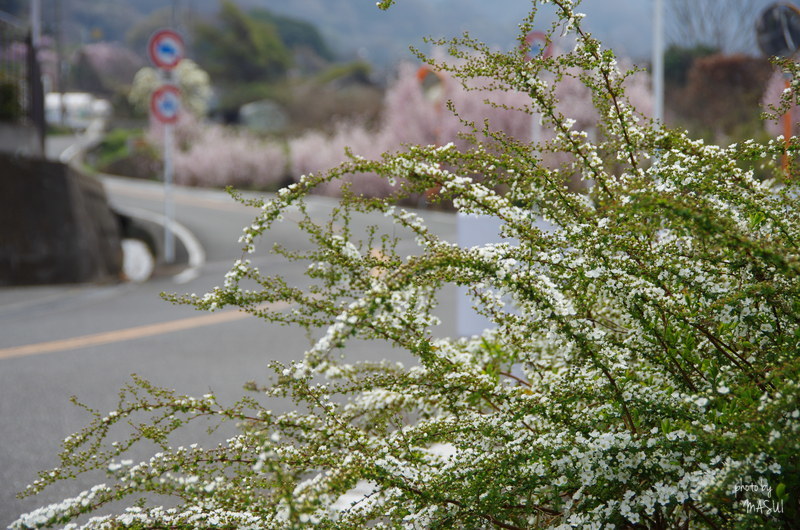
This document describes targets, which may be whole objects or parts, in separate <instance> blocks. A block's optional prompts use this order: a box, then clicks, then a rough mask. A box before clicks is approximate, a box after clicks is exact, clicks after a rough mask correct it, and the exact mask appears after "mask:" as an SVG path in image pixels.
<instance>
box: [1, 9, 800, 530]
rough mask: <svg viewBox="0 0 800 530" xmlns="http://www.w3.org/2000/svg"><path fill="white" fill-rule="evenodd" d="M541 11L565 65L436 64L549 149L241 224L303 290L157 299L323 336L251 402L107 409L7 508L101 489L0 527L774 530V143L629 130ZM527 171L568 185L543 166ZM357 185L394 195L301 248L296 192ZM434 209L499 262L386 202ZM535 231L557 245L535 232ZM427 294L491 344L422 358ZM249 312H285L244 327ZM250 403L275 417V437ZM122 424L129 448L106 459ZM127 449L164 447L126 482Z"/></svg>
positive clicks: (489, 150)
mask: <svg viewBox="0 0 800 530" xmlns="http://www.w3.org/2000/svg"><path fill="white" fill-rule="evenodd" d="M383 3H389V2H383ZM540 3H542V2H534V7H533V12H532V15H531V16H530V17H529V18H528V19H527V20H526V21H525V22H524V23H523V24H522V28H521V29H522V35H524V34H525V33H527V31H528V30H529V29H530V27H532V25H533V20H534V17H535V13H536V8H537V7H538V5H539V4H540ZM551 3H552V4H555V6H556V7H557V10H558V12H559V15H560V16H559V22H558V23H557V25H556V26H554V27H553V30H552V31H554V32H555V31H561V32H564V33H572V34H574V35H576V38H577V44H576V46H575V47H574V48H573V49H572V50H571V51H569V52H567V53H565V54H563V55H561V56H559V57H553V58H547V59H545V58H541V57H540V58H537V59H536V60H534V61H530V62H526V61H524V60H523V57H521V55H520V54H519V53H518V52H512V53H507V54H504V53H499V52H496V51H493V50H492V49H490V48H489V47H487V46H484V45H482V44H480V43H477V42H474V41H472V40H470V39H468V38H463V39H456V40H454V41H453V42H452V43H451V45H450V47H449V49H450V51H451V52H452V53H453V54H455V56H456V57H457V58H459V59H461V61H463V62H457V64H456V66H452V65H451V66H447V65H441V67H442V68H443V69H446V70H447V71H448V72H450V74H451V75H453V76H454V77H455V78H458V79H461V78H475V77H477V78H481V79H490V80H492V81H491V85H490V86H489V87H488V88H491V89H492V90H509V91H521V92H525V93H527V94H528V96H529V102H528V107H527V110H528V111H529V112H534V111H535V112H537V113H539V114H540V115H541V116H542V119H543V121H544V124H545V126H547V127H551V128H552V129H554V130H555V131H556V134H555V135H554V136H553V137H552V138H549V139H546V140H544V141H543V142H542V144H541V145H540V146H538V149H536V148H534V146H532V145H531V144H530V143H529V142H527V141H525V140H518V139H514V138H511V137H508V136H506V135H504V134H502V133H500V132H497V131H493V130H491V129H489V128H487V129H484V128H483V124H482V123H477V124H476V126H477V127H478V129H477V130H474V131H473V132H472V134H473V138H474V140H475V141H474V142H472V143H468V144H467V145H466V147H463V148H459V147H457V146H455V145H452V144H446V145H442V146H436V145H428V146H420V147H411V148H409V149H408V151H407V152H405V153H400V154H395V155H386V156H384V157H382V158H381V159H380V160H377V161H369V160H365V159H361V158H354V159H353V160H350V161H348V162H346V163H344V164H343V165H341V166H339V167H338V168H334V169H332V170H330V171H327V172H324V173H315V174H313V175H307V176H305V177H304V178H302V179H301V180H300V181H299V182H297V183H295V184H292V185H290V186H289V187H287V188H284V189H282V190H280V192H279V193H278V194H277V196H276V197H275V198H273V199H272V200H266V201H263V202H260V201H255V202H250V203H251V204H253V205H254V206H258V207H260V212H259V214H258V216H257V217H256V219H255V220H254V222H253V223H252V224H251V225H250V226H248V227H247V228H245V231H244V234H243V236H242V243H243V245H244V248H245V250H246V251H249V252H252V251H253V250H254V249H255V246H256V244H257V243H258V242H259V237H260V236H261V235H262V234H263V233H264V232H265V231H267V230H269V228H270V227H271V226H272V225H273V224H274V223H277V222H279V221H280V219H281V218H282V215H283V214H284V213H285V212H286V211H287V210H289V209H291V210H292V215H301V216H302V215H306V218H305V219H304V220H303V221H302V222H300V223H299V226H300V227H301V228H302V229H303V230H305V231H307V232H308V235H309V239H310V240H311V241H312V242H313V243H314V245H313V248H312V250H306V251H303V252H295V251H291V250H290V249H283V250H281V249H277V250H276V251H277V252H281V253H283V254H284V255H286V256H287V257H288V258H290V259H294V260H298V261H299V262H301V263H305V264H306V265H307V275H308V277H309V280H310V284H307V285H306V284H304V285H303V286H302V287H300V286H293V285H290V284H288V283H287V281H286V280H285V279H284V278H281V277H271V276H269V275H267V274H266V273H264V272H261V271H259V270H258V269H257V268H256V267H254V266H253V265H252V264H251V263H250V262H249V261H247V260H240V261H238V262H237V263H236V265H235V266H234V267H233V268H232V269H231V271H230V272H229V273H228V274H227V275H226V278H225V282H224V285H223V286H222V287H219V288H216V289H214V290H213V291H211V292H209V293H207V294H206V295H205V296H202V297H196V296H189V297H170V298H171V299H172V300H174V301H180V302H184V303H191V304H194V305H196V306H197V307H198V308H200V309H208V310H215V309H218V308H221V307H225V306H235V307H239V308H241V309H243V310H246V311H249V312H251V313H253V314H255V315H258V316H260V317H263V318H266V319H268V320H273V321H279V322H288V323H296V324H299V325H302V326H304V327H306V328H308V329H309V330H311V331H312V332H315V331H317V330H319V329H324V330H325V331H324V332H323V333H322V334H321V336H320V338H319V340H318V341H317V342H316V344H315V345H314V346H313V347H312V348H310V349H309V350H308V351H307V352H305V354H304V356H303V357H302V358H301V359H298V360H297V361H295V362H292V363H291V364H290V365H286V366H284V365H280V364H278V363H273V369H274V372H275V375H274V383H273V384H272V385H269V386H265V387H261V386H257V385H256V384H255V383H253V384H250V385H249V386H248V388H249V389H250V390H252V395H251V396H250V397H248V398H246V399H243V400H242V401H241V402H239V403H237V404H235V405H233V406H223V405H221V404H219V403H218V402H217V400H216V399H215V398H214V396H213V395H206V396H203V397H201V398H191V397H185V396H178V395H175V394H174V393H172V392H170V391H168V390H163V389H159V388H155V387H153V386H152V385H150V384H148V383H146V382H144V381H140V380H136V381H134V383H132V384H131V385H130V387H128V388H127V389H125V391H124V392H123V396H122V397H123V399H122V403H123V404H122V405H121V406H120V407H119V408H118V409H117V410H115V411H113V412H111V413H110V414H107V415H105V416H104V415H102V414H98V416H97V419H96V420H95V421H94V422H93V423H92V424H91V425H90V426H88V427H87V428H86V429H85V430H84V431H82V432H80V433H77V434H76V435H74V436H72V437H70V438H68V439H67V440H65V442H64V452H63V453H62V455H61V458H62V465H61V466H60V467H59V468H57V469H54V470H52V471H49V472H44V473H42V475H41V477H40V479H39V480H38V481H36V482H35V483H34V484H33V485H32V486H31V487H30V489H29V493H35V492H37V491H39V490H41V489H42V488H44V487H46V486H47V485H48V484H51V483H53V482H54V481H57V480H60V479H63V478H67V477H69V476H74V474H75V473H80V472H83V471H87V470H92V469H106V470H107V472H108V475H109V481H108V483H107V484H104V485H99V486H97V487H96V488H94V489H92V490H90V491H87V492H84V493H82V494H81V495H79V496H78V497H76V498H74V499H69V500H67V501H64V502H63V503H60V504H57V505H53V506H50V507H46V508H43V509H41V510H39V511H37V512H34V513H31V514H27V515H25V516H23V517H21V518H20V519H19V520H18V521H17V522H16V523H15V528H30V527H36V526H47V525H55V524H60V523H63V522H67V521H69V520H72V519H73V518H75V517H76V516H77V515H78V514H80V513H85V512H91V511H93V510H94V509H96V508H97V507H99V506H101V505H104V504H106V503H107V502H109V501H110V500H112V499H126V498H129V497H131V496H135V495H136V494H138V493H140V492H153V493H158V494H165V495H170V496H172V497H174V498H175V507H173V508H164V507H158V506H150V505H148V504H147V503H146V502H145V501H142V502H141V503H139V504H136V505H135V506H132V507H131V508H130V509H128V510H127V511H125V512H123V513H119V514H116V515H113V514H112V515H102V516H98V517H97V518H95V519H92V520H91V521H90V522H89V523H88V526H90V527H98V528H105V527H107V528H112V527H113V528H120V527H136V528H141V527H165V526H169V527H230V528H233V527H249V528H276V529H277V528H280V529H283V528H307V527H311V526H319V527H321V528H365V527H375V528H398V527H406V528H488V527H495V528H505V529H515V528H544V527H547V528H562V529H566V528H601V527H603V528H703V527H708V528H775V527H781V526H782V527H785V528H790V527H793V525H796V524H797V521H798V520H800V513H798V499H800V478H799V477H800V472H799V471H800V470H799V469H798V455H800V441H799V440H800V436H798V434H800V403H799V402H798V401H800V388H798V386H799V385H800V358H798V346H799V344H798V341H799V340H800V297H798V294H800V293H798V290H800V281H798V274H799V273H800V262H799V261H798V247H797V241H798V239H800V207H799V206H800V204H798V199H797V197H798V192H800V190H798V189H797V188H798V186H797V184H796V181H795V180H789V182H788V183H787V184H786V185H785V186H784V187H783V188H781V189H775V188H773V187H771V185H770V183H769V182H760V181H757V180H756V179H755V178H754V177H753V175H752V173H751V172H749V171H748V170H745V169H742V167H749V166H750V165H752V164H753V163H770V164H772V163H774V161H775V160H776V159H777V158H779V157H780V155H781V153H782V151H783V149H784V146H783V143H782V142H777V141H771V142H768V143H766V144H758V143H756V142H753V141H747V142H744V143H742V144H739V145H730V146H728V147H719V146H714V145H706V144H704V143H703V142H701V141H698V140H693V139H691V138H688V137H687V136H685V135H684V134H683V133H680V132H676V131H670V130H665V129H660V128H656V127H653V126H652V124H650V123H648V122H647V121H644V120H642V119H641V118H638V117H637V116H636V114H635V113H634V110H633V108H632V106H631V105H630V102H629V100H628V99H627V98H626V97H625V95H624V91H623V89H622V86H623V83H624V80H625V78H626V74H623V73H620V72H619V71H618V70H617V68H616V65H615V59H614V56H613V54H612V53H611V52H610V51H609V50H606V49H603V48H602V47H601V45H600V43H599V42H597V41H596V40H594V39H593V38H591V36H590V35H588V34H585V33H584V32H583V31H582V30H581V25H580V24H581V18H582V16H581V15H580V14H579V13H577V12H575V10H574V6H573V2H572V1H571V0H552V2H551ZM576 67H577V68H579V70H575V68H576ZM787 67H793V68H795V71H797V70H798V68H797V67H796V66H791V65H787ZM545 72H548V74H547V75H545ZM562 76H575V77H576V78H577V79H578V80H580V81H581V82H582V83H583V84H584V85H585V86H586V87H587V88H588V89H589V90H590V91H591V93H592V95H593V101H594V103H595V106H596V108H597V113H598V116H599V121H598V123H597V129H598V134H596V135H595V139H594V140H591V139H590V138H589V135H588V134H587V133H586V132H584V131H581V130H576V129H574V128H573V127H574V125H575V122H574V121H573V120H574V119H573V118H572V117H570V116H569V115H568V114H566V113H565V112H563V111H560V110H559V109H558V102H557V99H556V97H555V95H554V86H553V84H552V83H551V82H548V81H547V79H559V78H561V77H562ZM788 103H790V101H789V99H787V100H786V104H788ZM479 139H480V141H478V140H479ZM798 148H800V142H798V141H797V140H796V139H794V140H792V142H791V145H790V149H791V150H792V151H793V152H797V150H798ZM542 153H568V154H569V157H570V158H569V162H567V163H565V164H563V165H560V166H557V167H551V166H547V165H545V164H543V163H542V156H543V154H542ZM366 173H374V174H376V175H380V176H381V177H383V178H385V179H387V180H389V181H391V180H392V179H397V182H398V184H397V186H396V187H395V188H394V191H393V194H392V196H391V197H389V198H387V199H382V200H378V199H370V198H364V197H361V196H357V195H354V194H348V193H345V194H344V197H343V199H342V205H341V208H340V209H338V210H336V211H335V212H334V213H333V214H332V219H330V220H328V221H326V222H324V223H321V224H320V223H316V222H314V220H313V219H312V218H311V217H310V214H308V213H307V212H308V210H307V209H305V208H304V207H303V205H304V201H305V197H306V196H307V194H308V193H309V192H310V191H312V190H313V189H314V188H316V187H318V186H320V185H324V184H325V183H326V182H331V181H333V180H335V179H337V178H341V177H343V176H345V175H351V174H366ZM575 174H578V175H580V177H581V178H583V179H585V180H587V181H592V182H594V185H593V187H592V188H591V190H590V192H589V193H588V194H584V193H578V192H574V191H570V190H569V189H568V188H567V187H566V183H567V182H568V181H569V180H570V179H572V178H573V175H575ZM479 179H480V180H479ZM434 186H440V187H441V196H442V197H443V198H444V199H448V200H452V201H453V203H454V205H455V207H456V208H458V209H459V210H460V211H461V212H465V213H471V212H479V213H484V214H489V215H494V216H496V217H498V218H499V219H500V220H501V221H502V223H503V228H502V234H503V235H504V236H505V237H507V238H508V240H507V242H505V243H500V244H490V245H484V246H476V247H471V248H460V247H459V246H457V245H455V244H453V243H452V242H450V241H446V240H443V239H442V238H440V237H437V236H436V235H435V234H434V233H432V232H431V231H429V230H428V229H427V228H426V226H425V223H424V220H423V219H422V218H421V217H420V216H419V215H418V214H415V213H413V212H410V211H407V210H404V209H402V208H399V207H397V206H396V205H395V204H394V203H396V202H397V201H399V200H402V199H403V198H404V197H407V196H410V195H413V194H418V193H422V192H423V191H424V190H426V189H429V188H431V187H434ZM496 189H505V190H507V192H506V193H505V194H503V195H501V194H498V193H497V192H495V191H494V190H496ZM355 212H375V213H378V214H382V215H384V216H386V217H388V218H390V219H391V220H392V221H393V222H394V226H395V229H396V230H398V231H402V230H405V231H408V232H410V233H412V234H414V235H415V236H416V239H415V240H416V243H417V245H418V251H417V252H416V253H414V254H411V255H406V253H405V252H403V253H401V252H400V250H399V248H398V247H397V246H396V240H395V239H394V237H392V235H390V234H387V235H386V236H385V237H382V235H381V233H380V232H378V231H377V228H376V229H375V230H372V231H368V232H367V233H368V236H367V237H360V236H358V235H357V234H355V233H354V232H353V231H352V226H351V224H350V223H348V220H349V219H350V216H351V214H353V213H355ZM538 217H542V218H544V219H546V220H547V221H549V222H550V223H551V224H553V225H555V226H556V227H557V229H555V230H553V231H551V232H542V231H540V230H538V229H537V228H535V226H536V221H537V218H538ZM307 283H308V282H307ZM450 284H457V285H466V286H468V287H469V288H470V289H471V290H472V293H473V296H474V298H475V302H476V305H477V306H478V307H479V308H480V310H481V311H482V312H483V313H484V314H485V315H487V316H488V317H490V318H491V319H492V321H493V322H494V323H495V324H496V327H495V328H494V329H492V330H490V331H487V332H485V333H483V334H482V335H481V336H476V337H469V338H463V339H448V338H441V337H439V336H438V335H437V333H436V330H437V324H438V319H437V318H436V316H435V315H434V309H435V306H436V301H437V293H438V292H439V291H440V290H441V289H442V288H443V287H444V286H446V285H450ZM509 299H510V300H513V306H514V308H513V309H510V308H509V307H508V306H507V305H506V304H505V302H504V301H505V300H509ZM270 302H272V303H282V304H286V303H288V304H291V306H292V308H291V309H290V310H286V311H282V312H281V311H270V310H267V309H264V305H263V304H264V303H270ZM284 307H285V305H284ZM353 338H364V339H375V340H383V341H386V342H388V343H390V344H392V345H393V346H395V347H398V348H402V349H403V350H405V351H407V352H409V353H410V354H412V355H413V356H414V358H415V359H416V361H417V364H415V365H414V366H410V367H405V366H402V365H400V364H397V363H392V362H383V363H347V362H345V361H343V360H342V358H341V356H340V355H339V354H338V352H339V350H340V349H342V348H345V347H346V345H347V343H348V341H349V340H351V339H353ZM268 397H290V398H292V399H293V400H294V401H295V402H296V403H297V405H298V406H297V409H296V410H295V411H292V412H289V413H286V414H277V413H272V412H271V411H270V410H269V408H268V406H266V405H265V404H264V402H262V400H266V399H267V398H268ZM209 417H210V418H217V419H218V420H219V421H222V420H228V419H232V420H236V421H238V422H240V424H241V433H240V434H239V435H238V436H235V437H233V438H231V439H230V440H228V441H227V443H224V444H222V445H213V446H212V447H209V448H203V447H200V446H191V447H188V448H187V447H180V448H177V449H175V448H172V447H169V446H168V444H167V442H166V440H167V437H168V435H169V434H170V433H171V432H172V431H174V430H175V429H177V428H179V427H180V426H181V425H182V424H183V423H184V422H186V421H191V420H194V419H198V418H209ZM120 422H130V423H131V424H132V425H133V426H134V427H135V430H134V434H133V435H132V436H131V437H130V438H123V439H121V440H118V441H116V442H114V443H111V444H109V443H108V441H107V440H106V438H107V436H108V433H109V431H110V429H112V427H114V426H115V425H116V424H118V423H120ZM145 439H147V440H153V441H156V442H157V443H159V444H160V445H161V446H162V447H163V449H162V451H161V452H159V453H157V454H155V455H153V457H152V458H151V459H150V460H148V461H144V462H140V463H134V462H132V461H130V460H126V452H127V451H128V449H129V448H130V447H131V446H132V445H133V444H136V443H137V442H139V441H142V440H145ZM354 489H355V490H356V491H361V492H362V493H361V494H360V495H352V494H353V493H354V491H353V490H354ZM348 492H350V493H351V495H350V496H346V495H345V494H347V493H348Z"/></svg>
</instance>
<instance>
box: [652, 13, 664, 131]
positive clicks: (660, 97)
mask: <svg viewBox="0 0 800 530" xmlns="http://www.w3.org/2000/svg"><path fill="white" fill-rule="evenodd" d="M654 2H655V5H654V6H653V72H652V76H653V99H654V104H653V119H654V120H655V121H657V122H658V123H663V122H664V0H654Z"/></svg>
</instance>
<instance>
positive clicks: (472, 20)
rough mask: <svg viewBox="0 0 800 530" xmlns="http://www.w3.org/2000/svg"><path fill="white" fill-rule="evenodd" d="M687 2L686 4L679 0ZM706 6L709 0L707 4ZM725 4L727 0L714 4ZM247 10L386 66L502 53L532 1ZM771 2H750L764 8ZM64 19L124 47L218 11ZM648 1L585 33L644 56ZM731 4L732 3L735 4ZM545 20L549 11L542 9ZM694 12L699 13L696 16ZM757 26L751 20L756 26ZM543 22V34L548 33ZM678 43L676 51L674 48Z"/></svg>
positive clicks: (202, 3)
mask: <svg viewBox="0 0 800 530" xmlns="http://www.w3.org/2000/svg"><path fill="white" fill-rule="evenodd" d="M677 1H679V0H666V1H665V5H666V6H667V8H668V9H667V29H668V31H667V35H668V37H669V36H675V35H678V34H679V33H680V32H679V31H676V26H675V25H676V24H678V23H679V22H678V21H675V20H671V19H670V17H669V14H670V10H669V6H670V5H671V3H672V2H677ZM684 1H690V0H684ZM706 1H708V0H706ZM715 1H717V2H726V1H728V0H715ZM238 2H239V4H240V5H241V6H242V7H243V8H246V9H250V8H263V9H268V10H269V11H272V12H273V13H275V14H278V15H283V16H289V17H294V18H297V19H300V20H303V21H306V22H309V23H311V24H313V25H314V26H316V27H317V28H318V29H319V30H320V32H321V33H322V35H323V37H324V38H325V40H326V41H327V43H328V44H329V46H330V48H331V50H332V52H333V53H334V54H335V55H337V56H339V57H340V58H343V59H352V58H353V57H356V56H357V57H361V58H363V59H366V60H368V61H370V62H372V63H374V64H378V65H383V66H390V65H391V64H392V63H394V62H396V61H398V60H399V59H404V58H406V59H410V58H412V55H411V54H410V53H409V52H408V47H409V45H417V46H419V47H422V48H423V49H424V48H425V45H424V44H423V43H422V38H423V37H425V36H433V37H453V36H458V35H460V34H461V33H462V32H463V31H464V30H467V29H468V30H470V32H471V33H472V34H473V36H475V37H476V38H478V39H480V40H482V41H484V42H487V43H488V44H490V45H493V46H495V47H497V48H500V49H508V48H509V47H511V46H513V45H514V38H515V36H516V33H517V24H518V23H519V22H520V21H521V20H522V19H523V17H524V16H525V15H526V14H527V13H528V10H529V8H530V1H529V0H398V2H397V5H396V6H394V7H393V8H392V9H390V10H389V11H388V12H383V11H380V10H378V9H377V8H376V7H375V0H238ZM771 2H772V0H752V5H753V6H757V7H759V8H760V7H763V6H766V5H767V4H769V3H771ZM59 4H61V5H62V6H64V7H63V10H64V11H65V13H64V14H65V16H66V18H67V23H66V30H67V31H66V33H67V37H68V40H70V41H72V42H87V41H91V40H112V41H113V40H116V41H119V42H125V39H126V34H127V32H128V31H129V30H130V29H131V28H133V27H134V26H135V25H137V24H138V23H140V22H141V21H143V20H144V19H145V18H146V17H147V16H148V15H150V14H151V13H153V12H154V11H157V10H165V9H166V10H169V8H170V7H174V8H175V10H176V12H178V13H180V14H181V16H180V17H179V20H178V27H179V29H180V27H181V25H182V24H184V23H185V20H184V15H188V16H192V15H194V16H197V15H202V16H207V15H210V14H213V13H215V12H216V11H217V10H218V9H219V2H218V0H172V1H171V2H170V1H165V0H102V1H98V0H61V1H60V2H53V1H50V2H43V9H44V17H45V28H47V27H48V26H49V27H53V25H54V20H55V16H56V13H57V6H58V5H59ZM652 5H653V2H652V1H651V0H646V1H645V0H584V2H583V3H582V4H581V7H580V9H581V11H584V12H585V13H587V15H588V16H587V20H586V26H587V28H588V29H589V31H591V32H592V33H593V34H595V35H596V36H597V37H599V38H600V39H601V40H602V41H603V42H605V43H606V44H608V45H609V46H612V47H614V48H615V49H617V50H618V51H619V52H620V54H621V55H627V56H632V57H633V58H634V59H643V58H647V57H649V54H650V43H651V39H652V31H651V26H650V23H651V17H652ZM732 5H733V4H732ZM27 6H28V2H27V1H24V0H0V10H8V11H12V12H14V11H16V12H17V13H16V14H18V15H19V16H20V17H21V18H27V13H26V10H27V9H28V7H27ZM543 11H544V14H545V19H547V18H548V16H547V15H548V13H550V12H551V11H552V10H551V9H549V10H548V9H545V8H543ZM698 12H699V11H698ZM754 22H755V21H753V23H754ZM546 26H547V22H546V20H545V21H543V23H542V29H546ZM751 27H752V24H751V23H750V21H745V23H744V24H742V28H744V29H743V31H742V35H741V48H740V49H741V51H745V52H749V53H752V54H756V53H757V50H755V49H754V45H753V38H752V35H751V33H752V30H751V29H750V28H751ZM677 44H681V43H680V42H678V43H677Z"/></svg>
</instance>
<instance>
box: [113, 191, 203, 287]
mask: <svg viewBox="0 0 800 530" xmlns="http://www.w3.org/2000/svg"><path fill="white" fill-rule="evenodd" d="M111 207H112V209H113V210H115V211H116V212H119V213H121V214H123V215H127V216H129V217H138V218H140V219H144V220H146V221H150V222H152V223H156V224H158V225H161V226H164V225H165V224H166V222H167V218H166V217H165V216H164V215H163V214H160V213H157V212H151V211H150V210H145V209H144V208H134V207H130V206H120V205H118V204H114V203H113V202H112V205H111ZM171 226H172V233H173V234H175V237H177V238H178V239H180V240H181V243H183V246H184V247H186V252H187V253H188V254H189V266H188V268H186V269H184V270H183V271H181V272H179V273H178V274H176V275H175V276H173V277H172V279H173V280H174V281H175V283H178V284H183V283H188V282H190V281H192V280H194V279H195V278H197V277H198V276H199V275H200V268H201V267H202V266H203V265H205V262H206V252H205V250H203V246H202V245H201V244H200V241H198V240H197V238H196V237H195V236H194V234H193V233H192V232H191V231H190V230H189V229H188V228H186V227H185V226H183V225H182V224H181V223H179V222H178V221H172V225H171Z"/></svg>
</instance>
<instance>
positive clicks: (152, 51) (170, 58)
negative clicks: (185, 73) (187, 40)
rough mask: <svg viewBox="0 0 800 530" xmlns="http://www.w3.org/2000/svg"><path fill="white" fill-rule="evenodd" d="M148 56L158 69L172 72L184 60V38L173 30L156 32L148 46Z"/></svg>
mask: <svg viewBox="0 0 800 530" xmlns="http://www.w3.org/2000/svg"><path fill="white" fill-rule="evenodd" d="M147 54H148V55H149V56H150V60H151V61H152V62H153V64H154V65H156V66H157V67H158V68H161V69H163V70H171V69H173V68H175V67H176V66H178V63H180V62H181V60H182V59H183V54H184V45H183V37H181V35H180V33H177V32H175V31H172V30H171V29H162V30H159V31H156V32H155V33H154V34H153V36H152V37H150V41H149V42H148V44H147Z"/></svg>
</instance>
